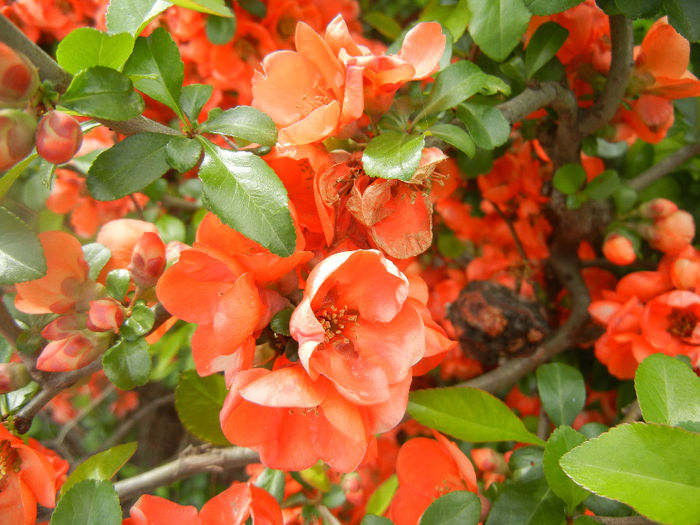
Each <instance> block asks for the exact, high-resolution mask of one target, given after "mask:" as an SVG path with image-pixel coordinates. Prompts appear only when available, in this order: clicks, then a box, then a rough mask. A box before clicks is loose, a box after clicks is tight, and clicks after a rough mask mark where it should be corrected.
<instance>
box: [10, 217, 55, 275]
mask: <svg viewBox="0 0 700 525" xmlns="http://www.w3.org/2000/svg"><path fill="white" fill-rule="evenodd" d="M45 273H46V259H45V258H44V251H43V250H42V248H41V243H40V242H39V239H38V238H37V236H36V235H35V234H34V232H32V230H30V229H29V226H27V225H26V224H24V222H22V220H21V219H20V218H19V217H17V216H16V215H15V214H13V213H12V212H10V211H8V210H7V209H5V208H2V207H0V284H14V283H22V282H24V281H32V280H34V279H39V278H40V277H42V276H43V275H44V274H45Z"/></svg>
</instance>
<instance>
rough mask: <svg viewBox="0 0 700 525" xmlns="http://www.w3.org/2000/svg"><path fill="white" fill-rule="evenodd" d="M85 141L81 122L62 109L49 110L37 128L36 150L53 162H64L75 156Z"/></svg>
mask: <svg viewBox="0 0 700 525" xmlns="http://www.w3.org/2000/svg"><path fill="white" fill-rule="evenodd" d="M82 143H83V132H82V131H81V130H80V123H79V122H78V121H77V120H75V119H74V118H73V117H71V116H70V115H67V114H66V113H61V112H60V111H49V112H48V113H47V114H46V115H44V117H43V118H42V119H41V120H40V121H39V125H38V126H37V130H36V151H37V152H38V153H39V155H41V156H42V157H43V158H44V159H46V160H48V161H49V162H50V163H52V164H64V163H66V162H68V161H69V160H70V159H72V158H73V155H75V153H76V152H77V151H78V150H79V149H80V145H81V144H82Z"/></svg>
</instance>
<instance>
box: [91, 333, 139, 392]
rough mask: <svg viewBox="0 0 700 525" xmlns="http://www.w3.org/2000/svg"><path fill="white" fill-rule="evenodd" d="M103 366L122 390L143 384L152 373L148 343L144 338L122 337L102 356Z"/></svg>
mask: <svg viewBox="0 0 700 525" xmlns="http://www.w3.org/2000/svg"><path fill="white" fill-rule="evenodd" d="M102 366H103V368H104V371H105V375H106V376H107V378H108V379H109V380H110V381H111V382H112V383H113V384H114V385H116V386H117V387H119V388H121V389H122V390H131V389H132V388H135V387H137V386H141V385H143V384H145V383H146V381H148V377H149V375H150V373H151V354H149V353H148V343H147V342H146V340H145V339H143V338H139V339H136V340H135V341H126V340H124V339H121V340H120V341H119V342H118V343H117V344H116V345H114V346H113V347H111V348H110V349H108V350H107V351H106V352H105V354H104V355H103V356H102Z"/></svg>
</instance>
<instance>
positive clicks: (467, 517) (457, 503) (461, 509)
mask: <svg viewBox="0 0 700 525" xmlns="http://www.w3.org/2000/svg"><path fill="white" fill-rule="evenodd" d="M480 515H481V501H479V496H477V495H476V494H474V493H473V492H468V491H466V490H456V491H454V492H450V493H448V494H445V495H444V496H442V497H440V498H438V499H436V500H435V501H433V502H432V503H431V504H430V505H429V506H428V508H427V509H425V511H424V512H423V515H422V516H421V518H420V521H419V522H418V523H419V524H420V525H477V524H478V523H479V516H480Z"/></svg>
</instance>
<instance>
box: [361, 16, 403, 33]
mask: <svg viewBox="0 0 700 525" xmlns="http://www.w3.org/2000/svg"><path fill="white" fill-rule="evenodd" d="M362 20H363V21H364V22H365V23H366V24H368V25H370V26H371V27H373V28H374V29H376V30H377V31H379V32H380V33H381V34H382V35H383V36H385V37H387V38H388V39H389V40H396V39H397V38H399V37H400V36H401V25H400V24H399V23H398V22H397V21H396V20H394V19H393V18H391V17H390V16H387V15H385V14H384V13H382V12H380V11H372V12H371V13H367V14H364V15H362Z"/></svg>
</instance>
